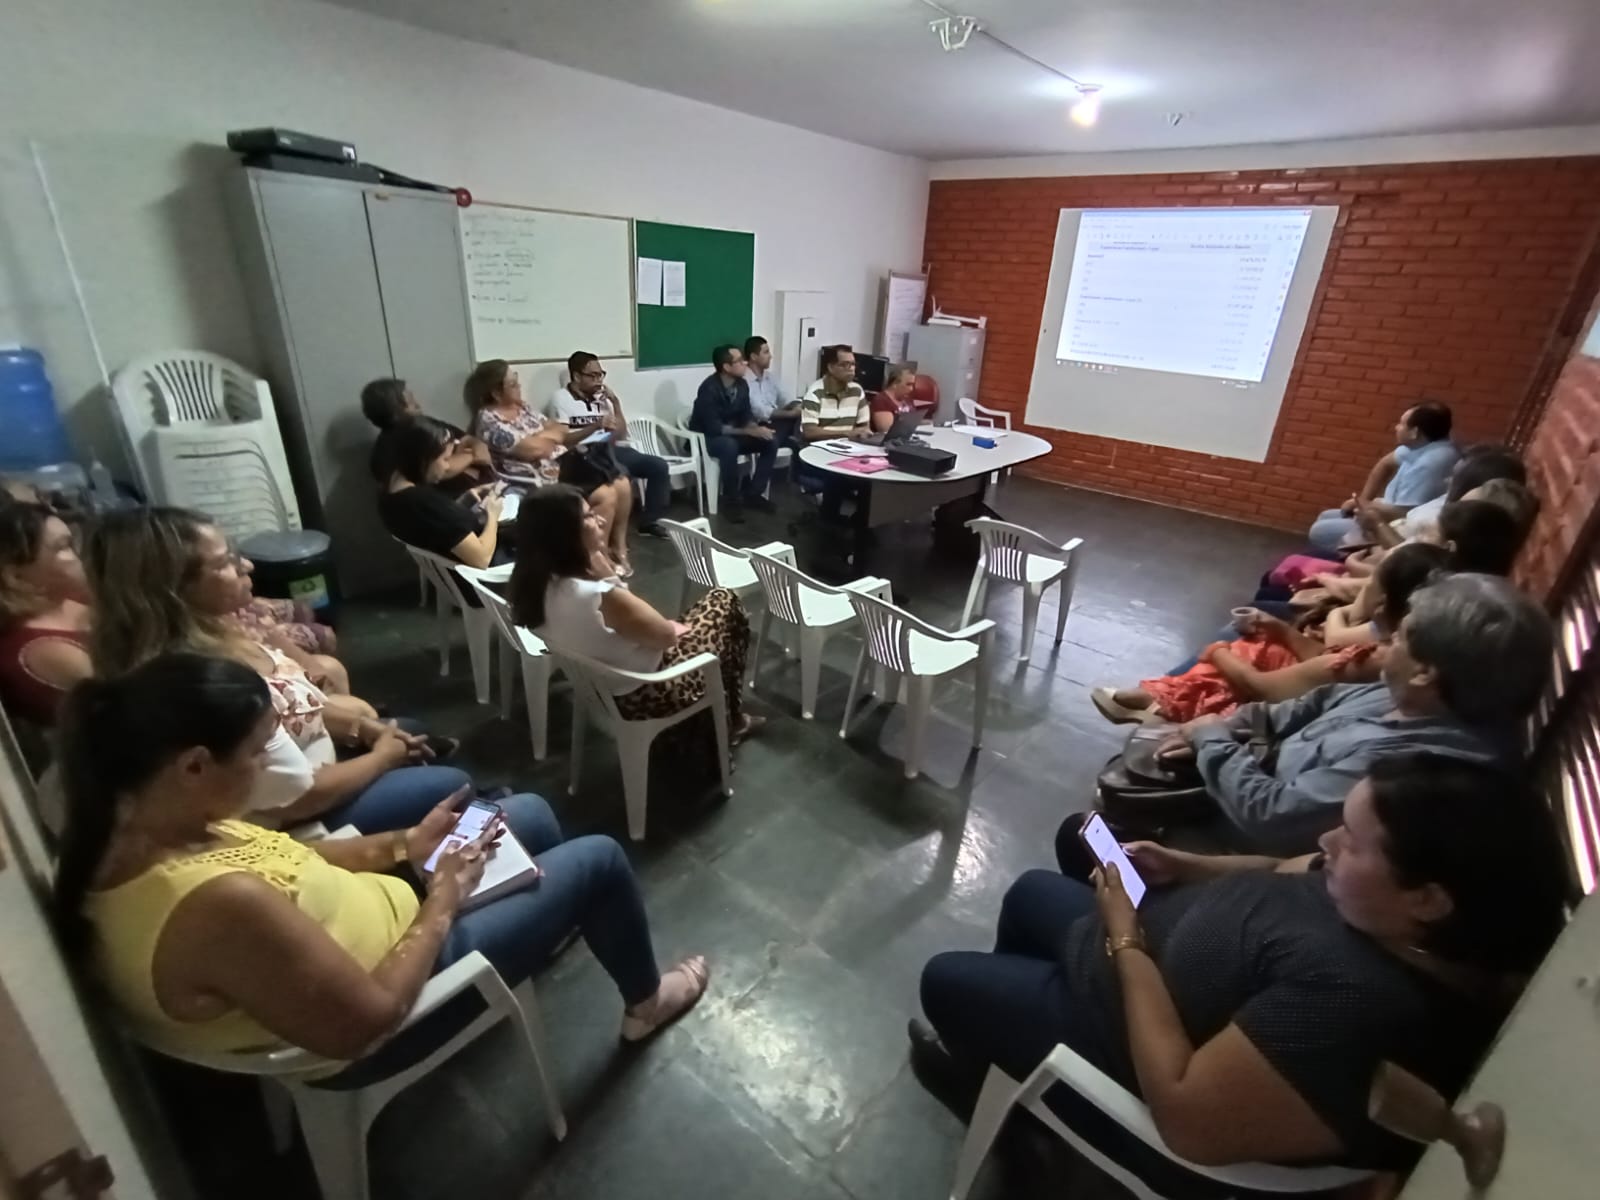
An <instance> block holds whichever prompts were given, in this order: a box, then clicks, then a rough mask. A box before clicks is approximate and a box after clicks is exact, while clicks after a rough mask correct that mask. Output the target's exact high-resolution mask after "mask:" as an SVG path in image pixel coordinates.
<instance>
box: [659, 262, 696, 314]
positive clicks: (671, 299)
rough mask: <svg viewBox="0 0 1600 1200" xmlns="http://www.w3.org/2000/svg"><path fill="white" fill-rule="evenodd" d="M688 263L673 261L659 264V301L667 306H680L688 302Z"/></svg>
mask: <svg viewBox="0 0 1600 1200" xmlns="http://www.w3.org/2000/svg"><path fill="white" fill-rule="evenodd" d="M688 275H689V268H688V264H686V263H681V262H673V261H672V260H671V259H668V260H667V261H665V262H663V263H662V264H661V303H662V304H664V305H666V306H667V307H668V308H682V307H683V306H684V305H685V304H687V303H688V302H689V299H688V297H689V278H688Z"/></svg>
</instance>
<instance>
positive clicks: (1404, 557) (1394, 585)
mask: <svg viewBox="0 0 1600 1200" xmlns="http://www.w3.org/2000/svg"><path fill="white" fill-rule="evenodd" d="M1449 567H1450V552H1449V551H1448V550H1446V549H1445V548H1444V547H1443V546H1434V545H1431V544H1429V543H1427V542H1406V543H1405V544H1404V545H1401V546H1396V547H1395V548H1394V549H1393V550H1391V551H1389V553H1387V554H1385V555H1384V556H1383V561H1381V562H1380V563H1378V569H1377V570H1376V571H1374V572H1373V574H1374V575H1375V576H1376V578H1377V583H1378V590H1379V591H1380V592H1381V593H1382V594H1383V604H1382V607H1381V608H1380V610H1379V612H1378V617H1379V620H1380V621H1381V622H1382V625H1383V628H1384V629H1385V630H1386V631H1387V632H1389V633H1393V632H1394V631H1395V630H1396V629H1399V628H1400V622H1401V621H1404V620H1405V619H1406V614H1407V613H1408V612H1410V611H1411V595H1412V593H1413V592H1415V591H1416V590H1417V589H1418V588H1421V587H1426V586H1427V585H1428V584H1430V583H1434V582H1436V581H1437V580H1439V579H1440V578H1442V577H1443V576H1444V575H1445V574H1446V573H1447V572H1448V571H1449Z"/></svg>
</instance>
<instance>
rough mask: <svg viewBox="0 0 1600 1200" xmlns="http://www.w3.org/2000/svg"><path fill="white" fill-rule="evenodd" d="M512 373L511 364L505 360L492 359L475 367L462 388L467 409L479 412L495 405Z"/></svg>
mask: <svg viewBox="0 0 1600 1200" xmlns="http://www.w3.org/2000/svg"><path fill="white" fill-rule="evenodd" d="M510 373H511V364H510V363H508V362H507V361H506V360H505V359H503V358H491V359H489V360H487V361H486V362H481V363H479V364H478V365H477V366H475V367H473V368H472V374H470V375H468V376H467V382H466V383H465V384H464V385H463V386H462V388H461V398H462V399H463V400H465V401H466V402H467V408H468V409H470V410H471V411H472V412H479V411H481V410H483V409H485V408H488V407H489V405H491V404H493V403H494V398H495V396H497V395H498V394H499V392H500V389H501V388H503V387H505V385H506V376H507V375H508V374H510Z"/></svg>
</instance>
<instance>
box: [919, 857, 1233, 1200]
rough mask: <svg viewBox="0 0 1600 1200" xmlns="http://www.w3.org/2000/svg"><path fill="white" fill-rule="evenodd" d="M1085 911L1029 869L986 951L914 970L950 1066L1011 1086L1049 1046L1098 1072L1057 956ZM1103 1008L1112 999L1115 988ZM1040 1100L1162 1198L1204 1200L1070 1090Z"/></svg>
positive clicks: (1190, 1182)
mask: <svg viewBox="0 0 1600 1200" xmlns="http://www.w3.org/2000/svg"><path fill="white" fill-rule="evenodd" d="M1094 911H1095V898H1094V889H1093V888H1092V887H1090V886H1089V885H1088V884H1086V883H1082V882H1080V881H1079V880H1076V879H1069V878H1067V877H1066V876H1064V875H1059V874H1057V873H1056V872H1054V871H1043V870H1036V871H1029V872H1027V873H1026V874H1025V875H1023V876H1022V877H1021V878H1020V879H1018V880H1017V881H1016V883H1014V884H1012V885H1011V890H1010V891H1008V892H1007V893H1006V897H1005V900H1004V901H1003V902H1002V903H1001V905H1000V922H999V926H998V929H997V930H996V933H995V946H994V951H993V953H990V954H984V953H982V952H981V951H970V950H957V951H950V952H948V953H945V954H938V955H935V956H934V957H933V958H932V959H931V960H929V962H928V965H927V966H926V967H924V968H923V969H922V1011H923V1013H924V1014H925V1015H926V1016H927V1018H928V1022H929V1024H931V1025H932V1026H933V1027H934V1029H936V1030H937V1031H938V1033H939V1038H940V1040H941V1041H943V1042H944V1044H945V1047H946V1048H947V1049H948V1050H949V1051H950V1053H951V1054H952V1055H954V1056H955V1057H956V1058H957V1059H958V1060H963V1061H966V1062H969V1063H975V1064H992V1065H994V1066H997V1067H999V1068H1000V1069H1001V1070H1002V1071H1004V1072H1005V1073H1006V1074H1007V1075H1009V1076H1011V1078H1012V1079H1015V1080H1017V1081H1018V1082H1021V1081H1022V1080H1024V1079H1026V1078H1027V1077H1028V1076H1029V1075H1030V1074H1032V1072H1033V1069H1034V1068H1035V1067H1037V1066H1038V1065H1039V1063H1040V1062H1042V1061H1043V1060H1044V1058H1045V1056H1046V1055H1048V1054H1049V1053H1050V1051H1051V1050H1053V1049H1055V1047H1056V1046H1057V1045H1060V1044H1065V1045H1066V1046H1067V1047H1069V1048H1070V1049H1072V1050H1075V1051H1077V1052H1078V1053H1079V1054H1081V1055H1083V1056H1084V1057H1085V1058H1087V1059H1088V1060H1089V1061H1090V1062H1091V1063H1093V1064H1095V1065H1096V1066H1098V1067H1100V1068H1101V1069H1102V1070H1104V1069H1105V1063H1106V1061H1107V1058H1108V1055H1107V1048H1106V1047H1105V1046H1103V1045H1102V1044H1101V1042H1100V1037H1101V1034H1100V1029H1101V1024H1100V1021H1099V1019H1098V1018H1097V1017H1096V1016H1095V1015H1094V1014H1093V1013H1086V1012H1084V1011H1083V1010H1082V1009H1081V1008H1080V1007H1079V1006H1078V1004H1077V1003H1076V1000H1075V997H1074V996H1073V993H1072V989H1071V988H1070V986H1069V985H1068V983H1067V979H1066V976H1065V972H1064V970H1063V968H1062V966H1061V963H1060V961H1059V959H1058V955H1059V953H1060V947H1061V943H1062V941H1063V940H1064V939H1065V938H1066V936H1067V930H1068V929H1070V928H1071V927H1072V925H1073V924H1074V923H1075V922H1076V921H1078V920H1079V918H1081V917H1086V916H1088V915H1090V914H1091V913H1093V912H1094ZM1110 999H1111V1002H1112V1003H1116V1002H1117V995H1116V990H1115V988H1113V989H1111V996H1110ZM1046 1102H1047V1103H1048V1104H1049V1105H1050V1107H1051V1108H1052V1109H1053V1110H1054V1111H1055V1112H1056V1113H1057V1114H1058V1115H1059V1116H1060V1117H1061V1119H1062V1120H1063V1121H1065V1122H1066V1124H1067V1125H1068V1126H1070V1127H1071V1128H1072V1129H1073V1130H1074V1131H1076V1132H1077V1133H1078V1134H1079V1135H1080V1136H1082V1137H1084V1138H1085V1139H1087V1140H1088V1141H1089V1142H1091V1143H1092V1144H1093V1145H1094V1146H1096V1147H1097V1148H1099V1149H1100V1150H1102V1151H1104V1152H1105V1153H1107V1154H1109V1155H1111V1156H1112V1157H1113V1158H1115V1159H1116V1160H1117V1161H1119V1162H1121V1163H1122V1164H1123V1165H1125V1166H1127V1167H1128V1168H1130V1169H1131V1170H1133V1171H1135V1172H1136V1173H1138V1174H1139V1175H1140V1176H1142V1177H1143V1178H1144V1179H1145V1180H1146V1182H1148V1183H1149V1184H1150V1185H1151V1186H1152V1187H1154V1188H1155V1189H1156V1190H1157V1191H1159V1192H1161V1193H1162V1194H1163V1195H1169V1196H1186V1197H1196V1198H1199V1197H1210V1196H1217V1195H1222V1194H1228V1195H1242V1194H1248V1193H1238V1192H1228V1191H1227V1190H1226V1189H1221V1188H1217V1187H1216V1186H1215V1185H1210V1184H1209V1183H1208V1181H1206V1180H1204V1179H1201V1178H1199V1177H1197V1176H1195V1175H1193V1174H1191V1173H1190V1172H1188V1171H1185V1170H1183V1169H1182V1168H1180V1167H1176V1166H1174V1165H1173V1164H1172V1163H1171V1162H1170V1161H1169V1160H1167V1159H1165V1158H1163V1157H1162V1156H1161V1155H1160V1154H1159V1153H1158V1152H1157V1151H1154V1150H1152V1149H1150V1148H1149V1147H1148V1146H1146V1145H1144V1143H1142V1142H1140V1141H1139V1140H1138V1139H1136V1138H1134V1137H1133V1136H1132V1135H1130V1134H1129V1133H1127V1131H1126V1130H1124V1129H1123V1128H1122V1127H1121V1126H1120V1125H1117V1124H1116V1123H1115V1122H1114V1121H1112V1120H1111V1119H1110V1118H1108V1117H1107V1116H1105V1114H1104V1113H1102V1112H1100V1110H1099V1109H1097V1108H1095V1107H1094V1106H1093V1105H1092V1104H1090V1103H1089V1102H1088V1101H1086V1100H1084V1099H1083V1098H1082V1097H1081V1096H1079V1095H1078V1094H1077V1093H1075V1092H1072V1091H1070V1090H1068V1089H1066V1088H1060V1087H1058V1088H1053V1089H1052V1090H1051V1091H1049V1092H1048V1093H1046Z"/></svg>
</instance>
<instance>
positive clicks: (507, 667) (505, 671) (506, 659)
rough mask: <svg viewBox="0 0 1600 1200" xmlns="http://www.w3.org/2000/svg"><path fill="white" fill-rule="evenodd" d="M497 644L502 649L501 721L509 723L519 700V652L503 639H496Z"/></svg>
mask: <svg viewBox="0 0 1600 1200" xmlns="http://www.w3.org/2000/svg"><path fill="white" fill-rule="evenodd" d="M495 644H496V645H498V646H499V647H500V719H501V720H502V721H509V720H510V719H511V706H512V705H513V704H514V703H515V702H516V698H517V673H516V670H515V667H516V659H517V651H516V648H515V647H513V646H512V645H511V643H510V642H508V641H506V640H505V638H503V637H502V638H496V639H495Z"/></svg>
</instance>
